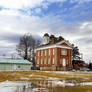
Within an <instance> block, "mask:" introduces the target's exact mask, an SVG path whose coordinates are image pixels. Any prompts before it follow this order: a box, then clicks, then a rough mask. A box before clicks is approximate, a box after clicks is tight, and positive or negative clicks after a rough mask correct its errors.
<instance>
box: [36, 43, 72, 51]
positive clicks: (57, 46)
mask: <svg viewBox="0 0 92 92" xmlns="http://www.w3.org/2000/svg"><path fill="white" fill-rule="evenodd" d="M50 48H64V49H72V48H71V47H67V46H61V45H57V44H54V45H50V46H44V47H40V48H37V49H36V50H44V49H50Z"/></svg>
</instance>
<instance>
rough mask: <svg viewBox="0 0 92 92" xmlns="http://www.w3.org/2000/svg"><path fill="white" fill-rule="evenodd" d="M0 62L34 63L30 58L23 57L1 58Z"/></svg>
mask: <svg viewBox="0 0 92 92" xmlns="http://www.w3.org/2000/svg"><path fill="white" fill-rule="evenodd" d="M0 63H12V64H32V62H29V61H28V60H23V59H10V58H0Z"/></svg>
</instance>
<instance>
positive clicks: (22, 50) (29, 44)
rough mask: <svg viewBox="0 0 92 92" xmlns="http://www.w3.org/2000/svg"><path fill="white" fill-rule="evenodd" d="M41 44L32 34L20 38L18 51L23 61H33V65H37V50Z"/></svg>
mask: <svg viewBox="0 0 92 92" xmlns="http://www.w3.org/2000/svg"><path fill="white" fill-rule="evenodd" d="M39 44H40V41H39V40H36V39H34V38H33V36H32V35H31V34H30V33H27V34H25V35H23V37H21V38H20V42H19V44H18V45H17V48H16V50H17V52H18V54H19V55H20V56H21V57H22V58H23V59H27V60H31V59H32V61H33V64H35V48H36V47H37V46H38V45H39Z"/></svg>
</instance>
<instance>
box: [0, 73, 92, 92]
mask: <svg viewBox="0 0 92 92" xmlns="http://www.w3.org/2000/svg"><path fill="white" fill-rule="evenodd" d="M45 79H53V80H54V79H65V80H76V82H77V83H85V82H92V72H81V71H76V72H61V71H0V82H3V81H6V80H8V81H28V82H30V81H35V80H45ZM52 90H54V91H53V92H61V91H62V92H92V85H88V86H87V85H84V86H71V87H66V88H63V87H60V86H58V87H56V88H53V89H52Z"/></svg>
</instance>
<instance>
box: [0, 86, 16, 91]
mask: <svg viewBox="0 0 92 92" xmlns="http://www.w3.org/2000/svg"><path fill="white" fill-rule="evenodd" d="M16 90H17V88H16V87H0V92H16Z"/></svg>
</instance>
